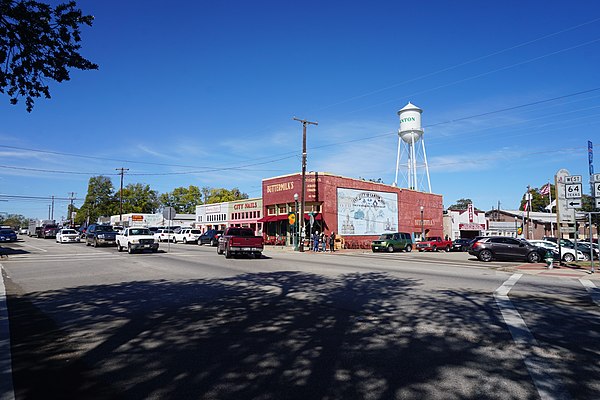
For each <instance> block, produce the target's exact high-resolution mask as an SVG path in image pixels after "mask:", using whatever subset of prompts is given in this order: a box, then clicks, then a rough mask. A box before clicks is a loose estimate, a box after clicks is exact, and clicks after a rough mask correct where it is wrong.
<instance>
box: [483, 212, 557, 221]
mask: <svg viewBox="0 0 600 400" xmlns="http://www.w3.org/2000/svg"><path fill="white" fill-rule="evenodd" d="M494 212H500V213H502V214H505V215H510V216H513V217H514V216H516V217H518V218H519V219H523V218H524V217H525V218H529V219H530V220H535V221H539V222H542V223H551V222H554V223H555V222H556V213H547V212H539V211H530V212H529V213H528V212H527V211H521V210H492V211H488V212H487V213H486V215H488V216H489V215H490V214H492V213H494Z"/></svg>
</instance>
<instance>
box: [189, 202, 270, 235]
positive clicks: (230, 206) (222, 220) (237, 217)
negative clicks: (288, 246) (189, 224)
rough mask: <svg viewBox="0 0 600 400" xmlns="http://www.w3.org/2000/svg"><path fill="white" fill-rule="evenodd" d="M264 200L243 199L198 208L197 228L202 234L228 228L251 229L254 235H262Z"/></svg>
mask: <svg viewBox="0 0 600 400" xmlns="http://www.w3.org/2000/svg"><path fill="white" fill-rule="evenodd" d="M262 207H263V201H262V198H253V199H243V200H235V201H228V202H224V203H216V204H202V205H199V206H196V221H195V226H196V227H197V228H198V229H200V230H201V231H202V232H206V231H207V230H209V229H219V230H221V229H225V228H226V227H228V226H242V227H247V228H251V229H252V230H254V233H255V234H257V235H259V234H261V233H262V223H261V222H259V221H258V220H259V219H261V218H262V216H263V215H262V213H263V210H262Z"/></svg>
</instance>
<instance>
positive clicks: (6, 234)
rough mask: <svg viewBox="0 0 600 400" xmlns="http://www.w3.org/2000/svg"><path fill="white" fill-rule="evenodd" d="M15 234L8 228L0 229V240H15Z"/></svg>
mask: <svg viewBox="0 0 600 400" xmlns="http://www.w3.org/2000/svg"><path fill="white" fill-rule="evenodd" d="M16 241H17V234H16V233H15V231H14V230H12V229H8V228H2V229H0V242H16Z"/></svg>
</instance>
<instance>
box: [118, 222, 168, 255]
mask: <svg viewBox="0 0 600 400" xmlns="http://www.w3.org/2000/svg"><path fill="white" fill-rule="evenodd" d="M116 243H117V251H123V250H127V252H128V253H129V254H133V253H135V252H136V251H143V250H145V249H148V250H151V251H152V252H153V253H156V252H157V251H158V243H157V242H156V240H154V235H153V234H152V232H151V231H150V230H149V229H148V228H125V229H123V230H122V231H121V232H119V233H118V234H117V237H116Z"/></svg>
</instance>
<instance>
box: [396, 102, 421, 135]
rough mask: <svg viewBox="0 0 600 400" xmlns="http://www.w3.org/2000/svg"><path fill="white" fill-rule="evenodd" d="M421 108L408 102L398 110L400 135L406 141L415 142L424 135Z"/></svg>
mask: <svg viewBox="0 0 600 400" xmlns="http://www.w3.org/2000/svg"><path fill="white" fill-rule="evenodd" d="M422 112H423V110H421V109H420V108H419V107H417V106H415V105H414V104H412V103H410V102H409V103H408V104H407V105H406V106H404V108H402V109H401V110H400V111H398V117H400V129H399V130H398V135H399V136H400V138H402V140H403V141H404V142H405V143H415V142H417V141H418V140H419V139H421V137H422V136H423V129H422V128H421V113H422Z"/></svg>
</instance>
